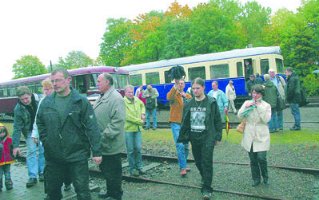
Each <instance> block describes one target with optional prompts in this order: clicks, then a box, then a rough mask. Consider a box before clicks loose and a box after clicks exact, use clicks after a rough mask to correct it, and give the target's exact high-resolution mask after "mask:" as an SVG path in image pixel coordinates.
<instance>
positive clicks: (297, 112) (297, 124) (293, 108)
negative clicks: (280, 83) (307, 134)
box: [290, 103, 301, 128]
mask: <svg viewBox="0 0 319 200" xmlns="http://www.w3.org/2000/svg"><path fill="white" fill-rule="evenodd" d="M290 108H291V114H292V115H293V117H294V119H295V125H294V127H295V128H301V127H300V110H299V105H298V104H297V103H291V104H290Z"/></svg>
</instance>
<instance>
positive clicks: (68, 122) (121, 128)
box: [0, 68, 301, 200]
mask: <svg viewBox="0 0 319 200" xmlns="http://www.w3.org/2000/svg"><path fill="white" fill-rule="evenodd" d="M286 76H287V81H285V80H284V79H283V78H282V77H281V76H278V75H277V74H276V73H275V71H274V70H272V69H270V70H269V74H265V75H264V76H263V79H264V80H262V79H261V80H258V81H256V79H255V78H256V76H255V75H252V76H250V80H249V81H248V82H247V88H248V93H249V95H250V96H251V99H250V100H247V101H245V102H244V104H243V105H242V106H241V108H240V109H239V110H238V113H237V109H236V107H235V104H234V101H235V99H236V90H235V86H234V83H233V81H232V80H230V81H229V84H228V85H227V87H226V93H224V92H223V91H222V90H220V89H219V88H218V82H217V81H213V82H212V90H211V91H209V92H208V94H205V92H204V91H205V80H203V79H201V78H196V79H194V80H193V81H192V84H191V90H192V95H191V94H189V93H187V92H185V81H184V80H183V79H179V80H175V84H174V86H173V87H172V88H171V90H170V91H169V92H168V93H167V100H168V101H169V104H170V117H169V122H170V126H171V131H172V136H173V140H174V143H175V146H176V154H177V158H178V165H179V169H180V171H179V173H180V176H181V177H185V176H186V175H187V173H188V172H189V171H190V168H189V166H188V165H187V158H188V154H189V149H190V148H189V143H190V144H191V146H192V148H191V149H192V155H193V157H194V159H195V165H196V167H197V169H198V171H199V173H200V175H201V180H202V189H201V192H202V195H203V199H210V197H211V195H212V191H213V190H212V187H211V184H212V177H213V166H212V165H213V162H212V161H213V152H214V147H215V145H217V144H218V142H219V141H221V139H222V123H223V122H225V115H226V114H228V112H233V113H234V114H237V115H238V118H239V119H240V120H242V121H244V122H245V129H244V134H243V139H242V143H241V145H242V146H243V148H244V149H245V150H246V151H247V152H248V156H249V158H250V164H251V165H250V166H251V173H252V180H253V183H252V186H257V185H259V184H260V183H261V180H262V182H263V183H264V184H266V185H268V184H269V178H268V170H267V151H268V150H269V148H270V133H273V132H277V131H279V130H283V114H282V111H283V109H284V108H285V106H286V102H288V103H289V104H290V108H291V112H292V115H293V116H294V119H295V124H294V126H293V127H291V128H290V130H300V129H301V126H300V111H299V105H298V103H299V101H300V81H299V78H298V76H297V75H295V73H293V70H292V68H287V69H286ZM70 82H71V77H70V76H69V74H68V71H67V70H65V69H56V70H54V71H53V72H52V73H51V76H50V78H48V79H45V80H44V81H43V82H42V88H43V93H44V97H43V98H42V99H41V100H40V101H39V99H38V98H37V97H36V96H35V95H34V94H32V93H31V91H30V89H29V88H28V87H26V86H20V87H19V88H18V89H17V96H18V98H19V102H18V103H17V105H16V107H15V109H14V126H13V133H12V138H11V137H10V136H9V133H8V131H7V129H6V127H5V126H4V125H3V124H1V123H0V155H1V160H0V175H1V177H0V181H1V182H0V190H1V189H2V183H3V181H2V177H3V175H4V177H5V181H4V182H5V187H6V189H7V190H10V189H12V188H13V183H12V180H11V174H10V164H11V163H13V162H14V157H15V156H17V155H19V154H20V153H21V152H20V148H19V143H20V138H21V134H22V135H23V136H24V137H25V139H26V143H27V158H26V159H27V168H28V180H27V183H26V187H27V188H29V187H32V186H34V185H36V184H37V181H44V186H45V187H44V188H45V191H44V192H45V193H46V199H48V200H59V199H61V198H62V193H61V188H62V186H63V184H64V190H69V189H70V185H71V183H72V185H73V187H74V188H75V192H76V194H77V199H79V200H89V199H91V195H90V191H89V169H88V168H89V167H88V159H89V158H91V159H92V160H93V161H94V162H95V163H96V164H97V165H99V167H100V169H101V171H102V174H103V176H104V178H105V180H106V190H107V191H106V192H101V193H100V194H99V197H100V198H103V199H108V200H113V199H116V200H120V199H122V195H123V190H122V160H121V155H120V154H121V153H122V152H123V151H124V150H125V149H126V151H127V159H128V163H129V173H130V175H132V176H139V175H143V174H144V173H145V171H143V162H142V134H141V131H142V128H143V125H144V123H145V129H146V130H149V129H150V128H151V123H150V117H151V116H152V117H153V124H152V129H153V130H156V128H157V118H156V115H157V114H156V110H157V97H158V95H159V94H158V91H157V90H156V88H153V87H152V86H151V85H147V87H146V89H145V90H143V87H142V86H141V87H139V88H138V89H137V90H136V92H135V95H134V87H133V86H131V85H127V86H126V87H125V89H124V91H125V96H124V98H123V97H122V96H121V94H120V93H119V92H117V90H116V89H115V88H114V86H113V84H114V80H113V77H112V76H111V75H110V74H108V73H102V74H100V75H99V76H98V79H97V86H98V90H99V91H100V97H99V98H98V99H97V100H96V102H95V103H94V105H93V106H92V105H91V104H90V103H89V101H88V100H87V98H85V97H84V96H81V95H80V94H79V93H78V92H77V91H76V90H74V89H73V88H72V87H70Z"/></svg>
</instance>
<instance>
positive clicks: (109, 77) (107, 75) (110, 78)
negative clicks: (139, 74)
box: [103, 73, 114, 86]
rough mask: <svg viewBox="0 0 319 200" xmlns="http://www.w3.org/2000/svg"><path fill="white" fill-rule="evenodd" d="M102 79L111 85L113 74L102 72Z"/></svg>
mask: <svg viewBox="0 0 319 200" xmlns="http://www.w3.org/2000/svg"><path fill="white" fill-rule="evenodd" d="M103 78H104V80H108V81H109V83H110V85H111V86H112V85H113V83H114V80H113V76H112V75H111V74H109V73H103Z"/></svg>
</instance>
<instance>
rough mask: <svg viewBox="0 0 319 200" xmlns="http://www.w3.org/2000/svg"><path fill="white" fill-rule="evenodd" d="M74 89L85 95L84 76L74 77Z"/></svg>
mask: <svg viewBox="0 0 319 200" xmlns="http://www.w3.org/2000/svg"><path fill="white" fill-rule="evenodd" d="M74 87H75V89H76V90H77V91H79V93H81V94H83V93H86V80H85V75H80V76H75V77H74Z"/></svg>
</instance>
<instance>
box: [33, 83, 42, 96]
mask: <svg viewBox="0 0 319 200" xmlns="http://www.w3.org/2000/svg"><path fill="white" fill-rule="evenodd" d="M35 93H37V94H42V85H41V84H40V83H38V84H36V85H35Z"/></svg>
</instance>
